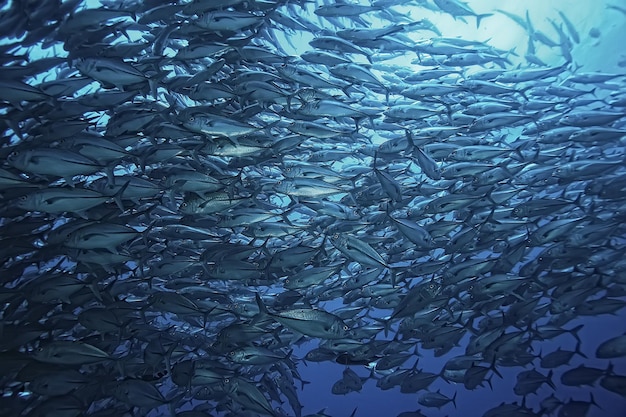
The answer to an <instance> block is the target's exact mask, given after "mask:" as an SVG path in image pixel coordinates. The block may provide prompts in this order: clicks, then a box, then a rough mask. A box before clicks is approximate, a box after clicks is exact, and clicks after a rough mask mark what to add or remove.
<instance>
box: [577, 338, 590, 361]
mask: <svg viewBox="0 0 626 417" xmlns="http://www.w3.org/2000/svg"><path fill="white" fill-rule="evenodd" d="M574 352H575V353H577V354H578V355H580V356H582V357H583V358H585V359H588V358H587V355H585V354H584V353H583V352H582V351H581V350H580V340H579V341H578V343H576V349H574Z"/></svg>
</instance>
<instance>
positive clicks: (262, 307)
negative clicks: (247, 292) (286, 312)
mask: <svg viewBox="0 0 626 417" xmlns="http://www.w3.org/2000/svg"><path fill="white" fill-rule="evenodd" d="M254 299H255V300H256V304H257V305H258V306H259V311H260V312H261V313H262V314H264V315H268V316H269V314H270V312H269V310H268V309H267V307H266V306H265V303H264V302H263V299H262V298H261V296H260V295H259V293H258V292H256V293H254Z"/></svg>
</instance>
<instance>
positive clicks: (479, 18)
mask: <svg viewBox="0 0 626 417" xmlns="http://www.w3.org/2000/svg"><path fill="white" fill-rule="evenodd" d="M489 16H493V13H484V14H477V15H476V29H478V28H479V27H480V21H481V20H483V19H484V18H485V17H489Z"/></svg>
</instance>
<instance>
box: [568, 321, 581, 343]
mask: <svg viewBox="0 0 626 417" xmlns="http://www.w3.org/2000/svg"><path fill="white" fill-rule="evenodd" d="M583 326H584V325H583V324H579V325H578V326H576V327H574V328H573V329H572V330H570V331H569V332H570V333H571V334H572V336H574V337H575V338H576V340H577V341H578V343H580V336H578V332H579V331H580V329H582V328H583Z"/></svg>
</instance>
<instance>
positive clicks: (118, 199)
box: [113, 180, 130, 213]
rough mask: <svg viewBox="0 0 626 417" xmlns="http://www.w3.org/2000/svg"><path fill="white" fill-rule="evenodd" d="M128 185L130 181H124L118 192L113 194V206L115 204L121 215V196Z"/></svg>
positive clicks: (122, 206)
mask: <svg viewBox="0 0 626 417" xmlns="http://www.w3.org/2000/svg"><path fill="white" fill-rule="evenodd" d="M129 184H130V180H128V181H126V183H125V184H124V185H122V187H121V188H120V189H119V190H117V192H116V193H115V194H113V200H114V201H115V204H117V207H118V208H119V209H120V211H121V212H122V213H124V203H123V202H122V194H124V191H126V189H127V188H128V185H129Z"/></svg>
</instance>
